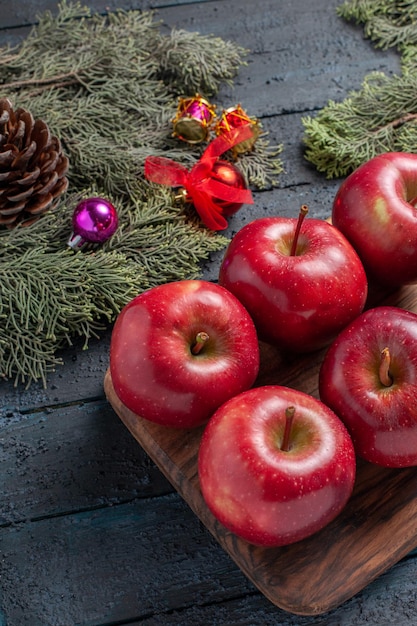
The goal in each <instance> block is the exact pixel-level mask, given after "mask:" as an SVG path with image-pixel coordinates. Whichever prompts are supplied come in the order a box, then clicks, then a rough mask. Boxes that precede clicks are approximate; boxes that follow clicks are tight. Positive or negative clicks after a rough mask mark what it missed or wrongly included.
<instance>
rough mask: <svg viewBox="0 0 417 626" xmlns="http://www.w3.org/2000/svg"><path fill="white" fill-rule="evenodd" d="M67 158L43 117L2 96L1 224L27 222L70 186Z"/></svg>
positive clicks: (49, 207)
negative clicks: (16, 105) (38, 116)
mask: <svg viewBox="0 0 417 626" xmlns="http://www.w3.org/2000/svg"><path fill="white" fill-rule="evenodd" d="M67 171H68V159H67V157H66V156H64V154H63V153H62V149H61V144H60V141H59V139H58V138H57V137H54V136H51V133H50V131H49V129H48V126H47V125H46V123H45V122H43V121H42V120H36V121H35V120H34V118H33V116H32V114H31V113H30V112H29V111H26V110H24V109H21V108H19V109H16V110H14V109H13V106H12V104H11V102H10V100H8V99H7V98H0V224H4V225H6V226H7V227H9V228H12V227H14V226H16V225H17V224H21V225H23V226H28V225H29V224H32V223H33V222H35V221H36V220H38V219H39V217H40V216H41V215H42V214H43V213H45V211H48V210H50V209H52V208H53V207H54V206H55V205H56V203H57V202H58V198H59V196H60V195H61V194H62V193H63V192H64V191H66V189H67V188H68V179H67V178H66V173H67Z"/></svg>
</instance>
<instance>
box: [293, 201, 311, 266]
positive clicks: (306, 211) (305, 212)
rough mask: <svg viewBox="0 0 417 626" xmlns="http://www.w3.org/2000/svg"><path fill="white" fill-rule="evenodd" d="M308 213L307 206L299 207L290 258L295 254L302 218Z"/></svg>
mask: <svg viewBox="0 0 417 626" xmlns="http://www.w3.org/2000/svg"><path fill="white" fill-rule="evenodd" d="M307 213H308V206H307V205H306V204H303V205H301V208H300V213H299V215H298V220H297V226H296V227H295V233H294V239H293V241H292V246H291V252H290V256H295V255H296V252H297V244H298V237H299V235H300V230H301V226H302V223H303V222H304V218H305V216H306V215H307Z"/></svg>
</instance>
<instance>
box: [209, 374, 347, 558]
mask: <svg viewBox="0 0 417 626" xmlns="http://www.w3.org/2000/svg"><path fill="white" fill-rule="evenodd" d="M289 406H294V407H295V415H294V421H293V431H292V438H291V439H290V450H289V451H288V452H284V451H282V450H281V449H280V446H281V443H282V437H283V432H284V428H285V411H286V409H287V408H288V407H289ZM198 472H199V478H200V487H201V491H202V494H203V497H204V499H205V501H206V503H207V505H208V507H209V509H210V510H211V512H212V513H213V515H214V516H215V517H216V518H217V519H218V521H220V522H221V523H222V524H223V525H224V526H225V527H226V528H227V529H228V530H230V531H231V532H233V533H235V534H236V535H238V536H239V537H241V538H242V539H245V540H246V541H248V542H249V543H252V544H255V545H260V546H264V547H275V546H283V545H288V544H291V543H294V542H297V541H300V540H302V539H304V538H306V537H309V536H310V535H312V534H314V533H316V532H318V531H319V530H320V529H322V528H323V527H324V526H326V525H327V524H329V523H330V522H331V521H332V520H333V519H334V518H335V517H336V516H337V515H338V514H339V513H340V512H341V511H342V509H343V508H344V507H345V505H346V503H347V501H348V499H349V498H350V496H351V493H352V490H353V486H354V481H355V475H356V457H355V452H354V448H353V444H352V441H351V439H350V436H349V434H348V432H347V430H346V428H345V426H344V425H343V424H342V422H341V421H340V420H339V418H337V417H336V416H335V415H334V413H333V412H332V411H331V410H330V409H329V408H328V407H326V406H325V405H324V404H322V403H321V402H320V401H319V400H317V399H315V398H313V397H312V396H309V395H307V394H305V393H302V392H300V391H297V390H295V389H290V388H288V387H282V386H278V385H271V386H264V387H258V388H254V389H250V390H249V391H245V392H243V393H241V394H240V395H239V396H236V397H234V398H232V399H231V400H229V401H228V402H226V403H225V404H224V405H223V406H221V407H220V408H219V409H218V410H217V411H216V413H215V414H214V416H213V417H212V418H211V419H210V421H209V422H208V424H207V426H206V428H205V430H204V433H203V437H202V440H201V444H200V450H199V458H198Z"/></svg>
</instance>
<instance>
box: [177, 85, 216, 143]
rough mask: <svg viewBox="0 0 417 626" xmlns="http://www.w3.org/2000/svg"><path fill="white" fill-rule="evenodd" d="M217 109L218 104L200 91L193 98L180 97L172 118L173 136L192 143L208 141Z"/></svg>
mask: <svg viewBox="0 0 417 626" xmlns="http://www.w3.org/2000/svg"><path fill="white" fill-rule="evenodd" d="M215 110H216V106H215V105H212V104H210V103H209V102H208V101H207V100H206V99H205V98H203V97H202V96H200V94H198V93H197V94H196V95H195V96H193V97H191V98H179V103H178V108H177V114H176V116H175V117H174V119H173V120H172V123H173V125H174V132H173V133H172V135H173V137H177V138H178V139H181V140H182V141H186V142H187V143H190V144H197V143H201V142H203V141H206V140H207V138H208V136H209V132H210V126H211V124H212V122H213V119H214V118H215V116H216V113H215Z"/></svg>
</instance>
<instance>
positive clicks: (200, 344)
mask: <svg viewBox="0 0 417 626" xmlns="http://www.w3.org/2000/svg"><path fill="white" fill-rule="evenodd" d="M208 340H209V336H208V334H207V333H205V332H204V331H201V332H199V333H197V334H196V336H195V339H194V343H193V345H192V346H191V353H192V354H200V352H201V350H202V349H203V348H204V346H205V344H206V343H207V341H208Z"/></svg>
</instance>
